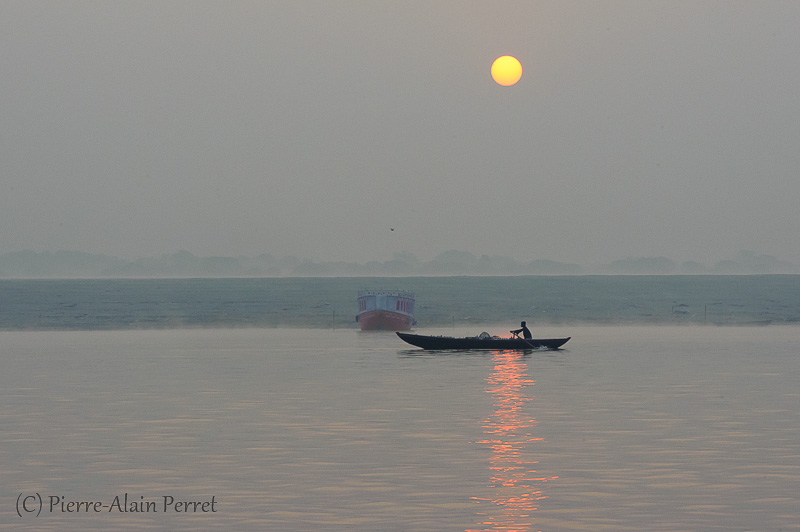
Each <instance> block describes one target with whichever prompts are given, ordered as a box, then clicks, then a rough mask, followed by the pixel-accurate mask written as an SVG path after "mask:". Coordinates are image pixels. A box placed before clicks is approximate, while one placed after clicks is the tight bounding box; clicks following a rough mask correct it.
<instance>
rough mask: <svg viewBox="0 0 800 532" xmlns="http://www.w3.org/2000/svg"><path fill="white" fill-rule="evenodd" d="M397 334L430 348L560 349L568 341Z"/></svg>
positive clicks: (559, 339)
mask: <svg viewBox="0 0 800 532" xmlns="http://www.w3.org/2000/svg"><path fill="white" fill-rule="evenodd" d="M397 336H399V337H400V339H401V340H403V341H404V342H406V343H409V344H411V345H414V346H417V347H421V348H422V349H429V350H437V351H438V350H453V349H455V350H471V349H490V350H509V349H512V350H526V351H529V350H532V349H559V348H560V347H561V346H562V345H564V344H565V343H567V341H569V339H570V338H571V337H567V338H544V339H542V338H531V339H523V338H491V337H489V338H477V337H474V336H473V337H466V338H453V337H452V336H425V335H421V334H409V333H401V332H398V333H397Z"/></svg>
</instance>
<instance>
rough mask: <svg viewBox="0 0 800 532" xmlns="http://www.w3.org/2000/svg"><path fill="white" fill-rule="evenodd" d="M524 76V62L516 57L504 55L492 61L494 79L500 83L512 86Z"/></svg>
mask: <svg viewBox="0 0 800 532" xmlns="http://www.w3.org/2000/svg"><path fill="white" fill-rule="evenodd" d="M520 78H522V64H521V63H520V62H519V60H518V59H517V58H516V57H512V56H510V55H503V56H500V57H498V58H497V59H495V60H494V63H492V79H493V80H495V82H496V83H497V84H498V85H502V86H504V87H510V86H511V85H513V84H515V83H516V82H518V81H519V80H520Z"/></svg>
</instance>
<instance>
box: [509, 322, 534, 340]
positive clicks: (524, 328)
mask: <svg viewBox="0 0 800 532" xmlns="http://www.w3.org/2000/svg"><path fill="white" fill-rule="evenodd" d="M520 325H522V328H521V329H517V330H516V331H510V332H511V334H513V335H514V336H519V333H522V337H523V338H525V339H526V340H527V339H530V338H533V337H532V336H531V332H530V331H529V330H528V327H527V326H526V325H525V322H524V321H523V322H522V323H520Z"/></svg>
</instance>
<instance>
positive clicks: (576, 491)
mask: <svg viewBox="0 0 800 532" xmlns="http://www.w3.org/2000/svg"><path fill="white" fill-rule="evenodd" d="M512 325H513V324H512ZM507 329H508V327H496V328H494V329H492V328H487V330H489V332H493V333H502V332H504V331H505V330H507ZM420 332H430V333H444V334H457V335H458V334H462V335H466V334H475V333H476V332H479V331H475V330H471V329H470V330H460V329H456V330H454V329H452V328H450V329H442V330H428V331H425V330H423V331H420ZM534 334H535V335H537V336H572V337H573V340H571V341H570V342H569V343H568V344H567V345H566V346H565V347H566V349H564V350H562V351H557V352H535V353H530V354H521V353H515V352H488V353H484V352H462V353H449V354H448V353H427V352H424V351H421V350H417V349H414V348H410V346H406V345H405V344H402V343H400V341H399V340H398V339H397V338H396V337H395V336H394V335H393V334H389V333H361V332H357V331H354V330H335V331H330V330H323V329H236V330H219V329H216V330H168V331H105V332H99V331H98V332H86V331H72V332H65V331H61V332H57V331H54V332H0V360H2V373H0V407H1V409H0V475H2V479H3V482H2V487H0V530H25V531H28V530H59V531H62V530H67V531H71V530H75V531H77V530H237V531H250V530H253V531H255V530H259V531H305V530H334V531H339V530H341V531H345V530H347V531H432V530H442V531H470V532H472V531H499V530H504V531H512V532H513V531H518V532H527V531H538V530H542V531H574V530H614V531H637V532H646V531H683V530H686V531H707V530H725V531H779V530H798V529H800V496H798V493H800V388H798V385H797V383H798V382H800V357H798V345H800V328H798V327H796V326H770V327H752V328H751V327H711V326H708V327H703V326H679V327H672V326H637V327H586V326H582V327H573V326H554V327H542V328H540V329H539V330H535V331H534ZM126 493H127V494H128V497H129V501H138V502H141V503H148V502H153V507H155V510H154V511H147V512H139V513H134V512H130V511H128V512H120V511H117V509H116V508H114V507H113V502H114V499H115V497H117V496H119V497H120V499H122V500H124V496H125V494H126ZM36 494H39V495H41V496H42V497H43V499H44V504H43V506H44V510H43V511H42V512H41V514H40V515H38V517H37V516H36V515H35V514H27V513H25V512H24V511H22V512H21V513H23V516H22V517H20V516H19V515H18V514H17V511H18V507H17V503H18V499H20V498H23V499H24V498H25V497H29V496H31V497H35V496H36ZM165 496H169V497H174V498H175V499H176V500H186V501H211V500H212V497H213V498H214V499H213V500H214V502H215V506H214V508H215V510H216V511H215V512H210V511H209V512H205V513H203V512H201V511H198V512H194V513H192V512H190V513H175V512H168V513H164V512H163V498H164V497H165ZM50 497H63V500H64V501H96V502H100V503H102V504H103V505H105V506H106V507H103V509H102V511H101V512H99V513H94V512H92V513H90V514H86V513H85V512H84V513H69V512H62V511H60V506H58V505H56V507H55V509H54V510H53V511H50V510H49V504H48V503H49V501H50V500H51V499H50ZM29 502H30V504H29V506H31V507H32V506H33V503H34V502H35V499H29ZM36 504H38V503H36ZM145 508H146V505H145ZM109 509H111V511H109Z"/></svg>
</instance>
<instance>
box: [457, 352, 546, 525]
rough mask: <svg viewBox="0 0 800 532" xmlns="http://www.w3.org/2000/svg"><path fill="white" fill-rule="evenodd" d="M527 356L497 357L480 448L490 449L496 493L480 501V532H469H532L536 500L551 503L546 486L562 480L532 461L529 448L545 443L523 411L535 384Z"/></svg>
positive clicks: (503, 353)
mask: <svg viewBox="0 0 800 532" xmlns="http://www.w3.org/2000/svg"><path fill="white" fill-rule="evenodd" d="M523 356H524V355H522V354H520V353H519V352H514V351H497V352H495V353H493V358H492V361H493V362H494V369H493V371H492V374H491V375H490V376H489V377H488V378H487V379H486V381H487V383H488V389H487V390H486V391H487V393H490V394H492V395H493V396H494V412H493V413H492V415H491V416H489V418H488V419H487V420H486V421H485V422H484V433H485V434H486V436H487V438H486V439H485V440H482V441H479V442H477V443H479V444H483V445H488V446H489V449H490V450H491V455H490V457H489V472H490V474H491V477H490V482H489V486H490V487H491V488H494V490H495V496H494V498H492V499H479V498H475V499H476V500H477V501H478V502H479V503H480V504H481V505H482V506H488V507H487V508H485V511H484V512H480V513H478V515H479V516H482V519H483V521H482V522H481V523H479V528H472V529H467V530H466V532H492V531H499V530H502V531H504V532H530V531H531V530H532V527H533V520H534V518H533V513H534V512H535V511H536V509H537V506H536V504H537V501H540V500H542V499H545V498H547V496H546V495H544V493H543V492H542V490H541V485H542V484H544V483H545V482H547V481H549V480H553V479H555V478H557V477H542V476H540V475H538V474H537V471H536V469H534V467H535V464H537V463H538V462H536V461H533V460H530V458H529V456H530V454H531V453H530V452H529V449H528V448H527V446H528V444H529V443H531V442H535V441H541V438H536V437H534V435H533V433H532V430H533V428H534V427H535V426H536V420H535V419H534V418H533V417H531V416H530V414H528V413H526V412H525V410H524V408H523V406H524V404H525V403H526V402H528V401H529V400H530V398H529V397H527V396H526V395H525V387H526V386H529V385H530V386H533V385H534V384H535V383H534V380H533V379H531V378H529V377H528V375H527V369H528V368H527V364H525V363H524V361H523V360H524V359H523Z"/></svg>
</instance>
